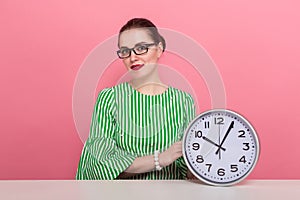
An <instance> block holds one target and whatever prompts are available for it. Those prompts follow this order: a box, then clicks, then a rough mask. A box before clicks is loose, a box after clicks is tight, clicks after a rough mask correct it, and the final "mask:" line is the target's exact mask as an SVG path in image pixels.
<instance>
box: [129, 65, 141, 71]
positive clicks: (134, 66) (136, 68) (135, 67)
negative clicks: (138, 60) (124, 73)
mask: <svg viewBox="0 0 300 200" xmlns="http://www.w3.org/2000/svg"><path fill="white" fill-rule="evenodd" d="M143 66H144V65H143V64H136V65H131V67H130V69H132V70H139V69H141V68H142V67H143Z"/></svg>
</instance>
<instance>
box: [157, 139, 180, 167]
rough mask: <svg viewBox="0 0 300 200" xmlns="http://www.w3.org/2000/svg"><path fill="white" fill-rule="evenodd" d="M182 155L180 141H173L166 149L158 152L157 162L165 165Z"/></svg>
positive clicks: (162, 165)
mask: <svg viewBox="0 0 300 200" xmlns="http://www.w3.org/2000/svg"><path fill="white" fill-rule="evenodd" d="M181 156H182V142H181V141H179V142H175V143H174V144H172V146H170V147H169V148H168V149H167V150H166V151H164V152H162V153H160V154H159V159H158V160H159V164H160V166H161V167H166V166H168V165H170V164H172V163H173V162H174V161H175V160H176V159H177V158H180V157H181Z"/></svg>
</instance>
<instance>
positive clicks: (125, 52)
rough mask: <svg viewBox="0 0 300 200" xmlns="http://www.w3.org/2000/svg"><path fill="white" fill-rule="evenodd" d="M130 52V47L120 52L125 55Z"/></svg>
mask: <svg viewBox="0 0 300 200" xmlns="http://www.w3.org/2000/svg"><path fill="white" fill-rule="evenodd" d="M128 52H129V49H121V50H120V53H121V54H123V55H124V54H128Z"/></svg>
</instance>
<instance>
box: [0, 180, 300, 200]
mask: <svg viewBox="0 0 300 200" xmlns="http://www.w3.org/2000/svg"><path fill="white" fill-rule="evenodd" d="M0 199H1V200H11V199H18V200H47V199H51V200H60V199H63V200H83V199H84V200H91V199H97V200H100V199H121V200H127V199H130V200H132V199H149V200H158V199H159V200H160V199H162V200H166V199H182V200H185V199H190V200H198V199H199V200H215V199H216V200H227V199H230V200H235V199H238V200H248V199H253V200H257V199H263V200H277V199H278V200H279V199H280V200H290V199H292V200H293V199H295V200H296V199H297V200H300V180H248V181H247V180H246V181H243V182H242V183H240V184H238V185H235V186H230V187H214V186H208V185H204V184H201V183H199V182H191V181H183V180H180V181H179V180H177V181H175V180H174V181H169V180H168V181H140V180H138V181H133V180H131V181H129V180H119V181H75V180H74V181H73V180H52V181H51V180H43V181H21V180H20V181H9V180H6V181H5V180H2V181H0Z"/></svg>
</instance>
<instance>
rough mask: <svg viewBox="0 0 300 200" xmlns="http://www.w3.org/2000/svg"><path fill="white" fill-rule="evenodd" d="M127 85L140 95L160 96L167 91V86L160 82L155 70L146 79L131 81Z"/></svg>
mask: <svg viewBox="0 0 300 200" xmlns="http://www.w3.org/2000/svg"><path fill="white" fill-rule="evenodd" d="M129 84H130V85H131V86H132V87H133V88H134V89H136V90H137V91H139V92H140V93H142V94H146V95H158V94H162V93H164V92H165V91H166V90H167V89H168V86H167V85H165V84H163V83H162V82H161V80H160V78H159V76H158V72H157V71H156V70H155V72H153V73H152V74H151V75H148V76H147V77H143V78H140V79H132V80H131V81H130V82H129Z"/></svg>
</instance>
